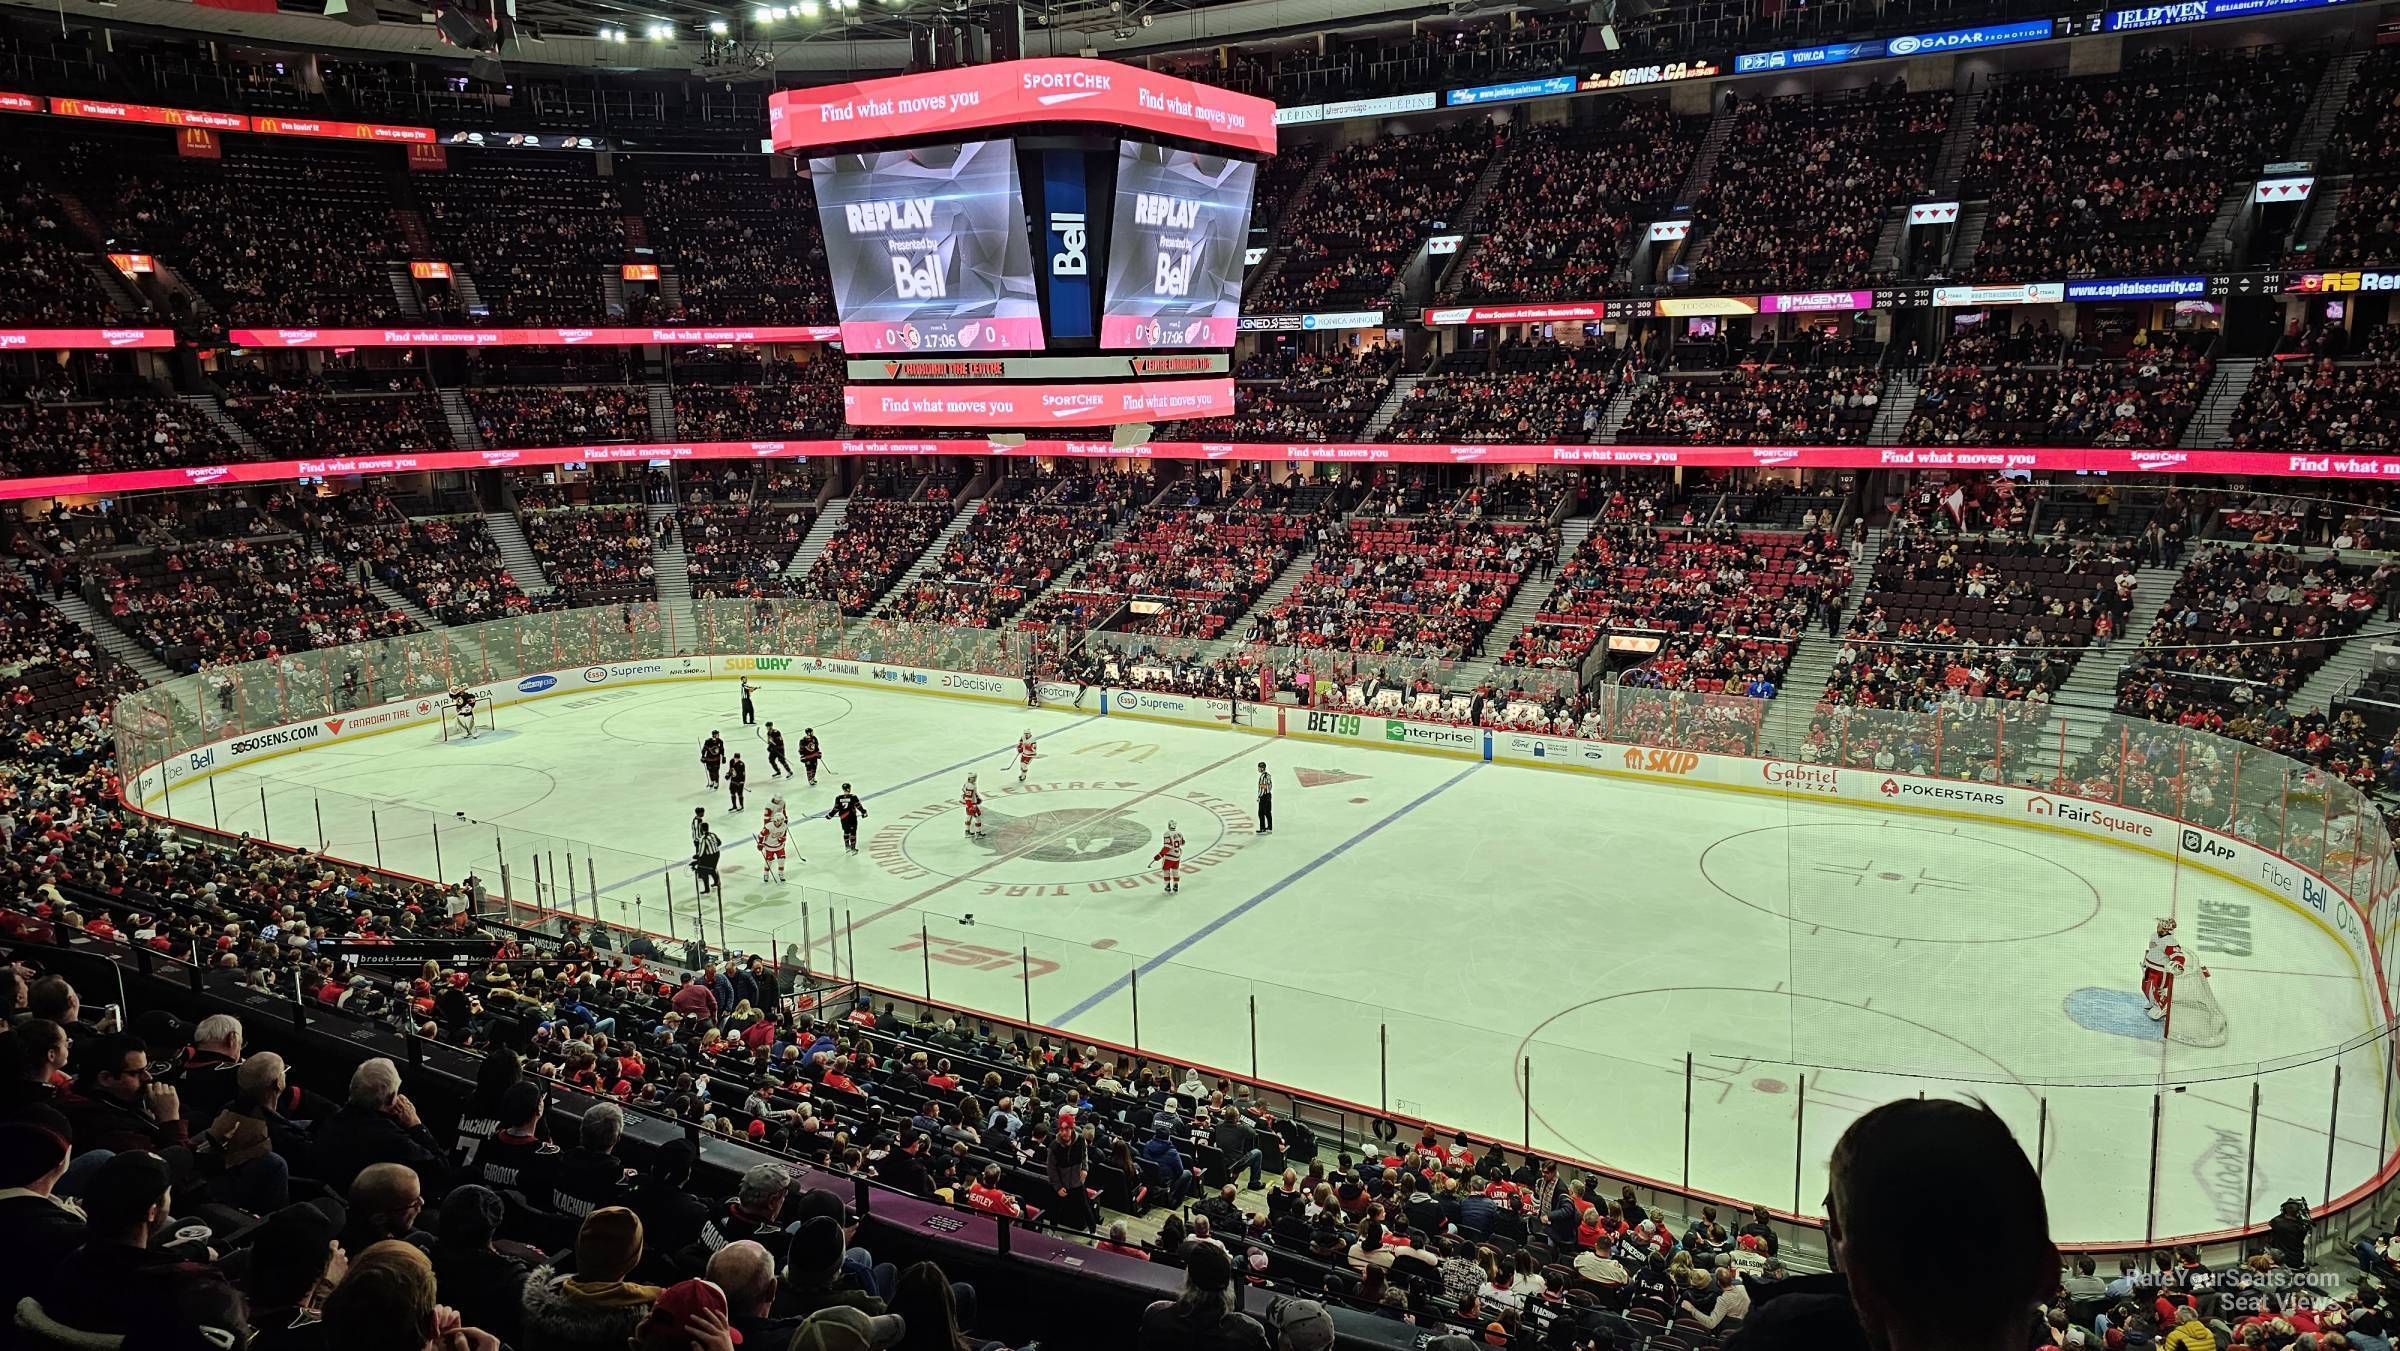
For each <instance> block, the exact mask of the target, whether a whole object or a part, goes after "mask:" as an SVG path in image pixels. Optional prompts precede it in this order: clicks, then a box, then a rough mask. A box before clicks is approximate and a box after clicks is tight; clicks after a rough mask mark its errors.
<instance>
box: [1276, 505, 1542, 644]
mask: <svg viewBox="0 0 2400 1351" xmlns="http://www.w3.org/2000/svg"><path fill="white" fill-rule="evenodd" d="M1557 551H1558V537H1557V535H1556V534H1555V533H1553V532H1551V531H1550V530H1547V529H1543V528H1536V527H1530V526H1526V525H1522V524H1519V523H1517V522H1512V521H1497V520H1486V519H1480V518H1475V519H1470V518H1463V517H1460V516H1457V515H1455V514H1453V513H1452V512H1450V511H1444V512H1441V513H1439V514H1437V515H1432V516H1423V517H1416V518H1411V519H1397V518H1376V517H1370V516H1364V515H1362V516H1358V517H1354V518H1353V519H1351V520H1349V521H1347V522H1345V523H1343V524H1340V525H1337V526H1334V527H1331V528H1330V529H1327V530H1325V531H1323V532H1321V533H1320V535H1319V541H1318V545H1317V555H1316V561H1315V563H1314V564H1313V565H1312V566H1311V567H1310V569H1309V571H1308V574H1307V575H1306V576H1304V577H1302V578H1301V579H1300V584H1299V585H1298V586H1297V587H1296V588H1294V589H1293V591H1292V593H1291V594H1290V595H1289V596H1287V597H1285V598H1284V599H1283V600H1282V601H1281V602H1280V603H1278V604H1276V605H1275V606H1274V607H1272V608H1271V609H1269V610H1267V611H1266V612H1265V613H1263V614H1261V615H1259V616H1258V617H1257V618H1256V619H1255V620H1254V621H1253V623H1252V627H1251V631H1250V633H1249V634H1247V635H1246V636H1247V637H1248V639H1249V640H1250V641H1252V642H1258V643H1270V644H1273V645H1275V646H1278V647H1321V648H1330V649H1333V650H1335V651H1344V652H1362V653H1390V654H1393V655H1396V656H1403V657H1432V658H1439V659H1444V660H1457V659H1460V658H1464V657H1470V656H1473V655H1475V654H1476V653H1477V652H1478V651H1479V650H1481V648H1482V646H1483V638H1484V635H1485V634H1486V633H1489V632H1490V631H1491V627H1492V624H1493V622H1494V621H1496V620H1498V619H1499V617H1500V612H1501V611H1502V610H1505V609H1507V608H1508V603H1509V601H1510V600H1511V599H1512V598H1513V597H1514V596H1515V595H1516V592H1517V588H1518V586H1520V585H1521V584H1523V582H1524V580H1525V578H1526V575H1527V574H1528V573H1529V572H1531V571H1532V570H1533V569H1535V568H1536V567H1542V566H1546V565H1547V563H1548V562H1549V561H1550V560H1551V559H1553V558H1554V557H1555V556H1556V554H1557Z"/></svg>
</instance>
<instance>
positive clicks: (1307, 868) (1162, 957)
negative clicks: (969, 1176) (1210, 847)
mask: <svg viewBox="0 0 2400 1351" xmlns="http://www.w3.org/2000/svg"><path fill="white" fill-rule="evenodd" d="M1481 768H1483V763H1482V762H1481V761H1478V762H1476V763H1475V764H1471V765H1469V766H1467V767H1466V768H1465V769H1462V770H1460V771H1458V773H1456V774H1453V775H1451V776H1450V777H1449V778H1448V779H1446V780H1444V781H1442V782H1441V783H1438V784H1436V785H1434V786H1433V787H1431V788H1428V789H1426V790H1425V791H1424V792H1423V793H1421V794H1419V795H1418V796H1417V799H1416V800H1415V801H1413V802H1411V803H1409V804H1408V805H1407V806H1405V807H1402V808H1400V809H1399V810H1397V811H1395V812H1393V813H1392V814H1391V815H1389V816H1386V817H1385V818H1383V819H1382V820H1380V821H1377V822H1376V823H1375V824H1373V825H1371V826H1368V827H1367V828H1366V829H1364V830H1362V831H1360V832H1358V833H1357V834H1356V835H1353V836H1351V837H1350V838H1349V839H1346V840H1344V841H1342V842H1341V843H1340V844H1337V845H1335V846H1334V847H1333V848H1331V849H1328V850H1326V851H1325V852H1324V853H1322V854H1319V855H1317V856H1316V857H1315V858H1313V859H1310V860H1309V861H1308V862H1307V863H1306V864H1305V865H1303V866H1302V867H1301V868H1300V870H1299V871H1298V872H1295V873H1293V874H1291V875H1290V876H1288V877H1286V878H1284V879H1283V880H1281V881H1279V882H1277V883H1276V884H1275V885H1273V886H1271V887H1268V888H1267V889H1266V890H1265V891H1262V892H1260V893H1258V894H1257V895H1256V896H1253V897H1251V898H1250V899H1249V900H1246V901H1244V902H1242V903H1241V904H1240V905H1237V906H1235V907H1234V908H1233V909H1231V910H1228V911H1226V912H1225V913H1224V914H1222V915H1219V916H1217V917H1216V918H1215V919H1212V920H1210V921H1209V922H1208V923H1206V924H1203V925H1201V926H1200V928H1199V929H1198V930H1197V931H1195V932H1194V933H1192V934H1191V935H1190V936H1189V937H1186V938H1183V939H1181V940H1179V941H1177V942H1176V943H1174V944H1173V945H1172V946H1170V947H1168V948H1167V950H1166V951H1164V952H1161V953H1160V954H1158V955H1157V956H1155V957H1153V958H1151V959H1150V960H1149V961H1146V962H1144V963H1142V964H1141V966H1140V967H1139V968H1138V969H1137V971H1138V974H1142V975H1148V974H1149V973H1150V972H1152V971H1155V970H1157V969H1158V968H1160V967H1162V966H1164V965H1166V964H1167V963H1168V962H1170V961H1172V960H1174V959H1175V958H1176V957H1177V956H1180V955H1181V954H1183V953H1184V952H1186V951H1189V950H1190V949H1191V947H1192V945H1193V944H1195V943H1198V942H1199V941H1200V940H1201V939H1203V938H1206V937H1208V936H1209V935H1210V934H1213V933H1215V932H1216V931H1217V930H1219V929H1222V928H1224V927H1225V926H1226V925H1228V924H1231V923H1232V922H1234V921H1235V920H1237V919H1240V918H1241V917H1242V916H1244V915H1247V914H1249V913H1250V912H1251V911H1253V910H1256V909H1257V908H1258V907H1260V906H1262V905H1264V904H1266V903H1267V902H1268V901H1270V900H1272V899H1274V898H1275V896H1276V895H1278V894H1279V893H1281V892H1282V890H1283V889H1284V888H1285V887H1288V886H1290V885H1291V884H1292V883H1294V882H1297V881H1299V880H1300V879H1301V878H1303V877H1306V876H1308V875H1309V874H1310V873H1313V872H1315V871H1316V870H1317V869H1319V868H1322V867H1324V866H1325V865H1326V864H1328V863H1331V862H1333V861H1334V860H1335V859H1337V858H1340V857H1341V856H1342V855H1344V854H1346V853H1348V852H1350V850H1351V848H1352V847H1353V846H1355V845H1357V844H1359V843H1361V842H1362V841H1364V840H1366V839H1368V838H1369V837H1370V836H1372V835H1374V834H1375V833H1376V832H1377V831H1380V830H1382V829H1383V828H1384V827H1385V826H1388V825H1390V824H1391V823H1393V822H1394V821H1397V820H1399V819H1400V818H1401V817H1403V816H1406V815H1408V814H1409V813H1410V812H1413V811H1415V810H1416V809H1417V808H1419V807H1422V806H1424V805H1425V804H1426V803H1428V802H1431V801H1433V800H1434V799H1435V798H1437V797H1440V796H1441V795H1442V794H1444V793H1447V792H1449V791H1450V790H1451V789H1453V788H1455V787H1457V786H1458V785H1459V783H1460V782H1461V781H1462V780H1464V779H1465V778H1466V777H1467V776H1468V775H1469V774H1472V773H1474V772H1475V771H1476V770H1479V769H1481ZM1132 983H1133V977H1132V976H1131V975H1125V976H1119V977H1117V978H1116V979H1115V980H1112V981H1110V982H1109V983H1108V984H1107V986H1105V987H1104V988H1102V989H1101V990H1100V992H1099V993H1097V994H1095V995H1093V996H1092V997H1091V998H1089V999H1086V1000H1084V1001H1083V1002H1082V1003H1080V1004H1077V1005H1076V1006H1075V1007H1073V1008H1071V1009H1068V1010H1067V1011H1066V1012H1065V1013H1062V1014H1060V1015H1058V1016H1057V1017H1055V1018H1051V1019H1048V1020H1047V1021H1046V1022H1045V1023H1044V1026H1046V1027H1058V1028H1063V1027H1065V1026H1066V1025H1067V1024H1069V1023H1071V1022H1073V1021H1075V1020H1076V1019H1077V1018H1080V1017H1082V1016H1083V1015H1085V1014H1087V1013H1089V1012H1091V1011H1092V1010H1093V1009H1096V1008H1098V1007H1100V1005H1101V1004H1103V1003H1105V1002H1107V1001H1108V1000H1109V999H1111V998H1114V997H1115V995H1116V993H1117V992H1118V991H1119V990H1122V989H1124V988H1125V987H1126V986H1128V985H1130V984H1132Z"/></svg>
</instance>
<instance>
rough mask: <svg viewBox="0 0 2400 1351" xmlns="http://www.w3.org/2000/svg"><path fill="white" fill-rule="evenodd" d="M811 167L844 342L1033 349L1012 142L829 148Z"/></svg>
mask: <svg viewBox="0 0 2400 1351" xmlns="http://www.w3.org/2000/svg"><path fill="white" fill-rule="evenodd" d="M809 170H810V173H811V174H812V176H813V177H814V178H815V181H816V191H817V216H818V218H819V219H820V220H822V221H823V222H824V226H825V260H826V263H827V264H828V265H829V266H830V267H831V269H832V271H833V303H834V308H835V310H836V311H838V312H839V314H840V316H841V321H842V345H843V346H844V347H845V348H847V349H848V350H850V351H851V352H853V353H868V352H969V351H972V352H1006V351H1033V350H1038V349H1040V348H1041V346H1042V311H1041V303H1040V302H1039V301H1038V300H1037V299H1036V298H1035V296H1034V290H1033V247H1032V245H1031V243H1030V242H1028V240H1027V239H1026V235H1025V208H1024V201H1023V197H1022V195H1021V194H1020V191H1019V188H1018V184H1017V152H1016V145H1015V143H1014V142H1011V141H968V142H966V143H964V144H960V145H934V146H919V147H918V148H916V149H914V150H886V151H877V152H874V153H871V154H852V155H830V156H825V157H822V158H817V159H812V160H810V161H809Z"/></svg>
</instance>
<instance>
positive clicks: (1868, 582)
mask: <svg viewBox="0 0 2400 1351" xmlns="http://www.w3.org/2000/svg"><path fill="white" fill-rule="evenodd" d="M1883 537H1884V529H1883V527H1882V526H1873V527H1870V528H1869V529H1868V531H1867V538H1866V542H1865V543H1863V544H1861V545H1860V546H1859V551H1858V557H1857V558H1856V559H1854V560H1852V562H1851V564H1850V589H1849V590H1848V591H1845V592H1843V593H1842V624H1843V627H1844V628H1847V627H1848V626H1849V623H1850V617H1851V616H1853V615H1855V614H1857V613H1858V607H1859V606H1860V605H1861V604H1863V603H1864V602H1865V600H1866V597H1867V592H1868V591H1869V590H1870V589H1871V588H1872V586H1873V585H1874V577H1875V560H1876V558H1877V557H1878V556H1879V555H1881V554H1882V552H1883ZM1841 650H1842V640H1841V637H1840V636H1839V635H1838V634H1832V633H1827V632H1826V631H1825V625H1824V624H1823V623H1822V622H1821V621H1820V622H1819V623H1817V624H1815V625H1813V626H1811V627H1810V628H1809V630H1808V632H1806V633H1804V634H1802V635H1800V641H1799V643H1798V644H1796V645H1795V646H1794V647H1793V648H1792V660H1791V663H1790V664H1789V665H1787V666H1785V667H1784V670H1783V684H1782V689H1781V692H1780V693H1779V694H1778V695H1777V696H1776V698H1775V701H1774V702H1773V703H1771V704H1769V705H1768V706H1767V717H1766V726H1765V727H1764V728H1762V729H1761V733H1762V734H1761V736H1760V739H1759V748H1760V753H1761V754H1769V753H1773V754H1782V755H1789V754H1791V753H1793V751H1794V750H1796V749H1797V748H1798V747H1799V745H1800V743H1802V742H1803V741H1806V740H1807V739H1808V724H1809V720H1810V719H1811V718H1813V717H1815V716H1816V711H1817V705H1818V704H1820V703H1822V702H1824V699H1825V682H1826V681H1827V680H1829V679H1831V678H1832V676H1833V658H1834V655H1835V654H1836V653H1838V652H1840V651H1841Z"/></svg>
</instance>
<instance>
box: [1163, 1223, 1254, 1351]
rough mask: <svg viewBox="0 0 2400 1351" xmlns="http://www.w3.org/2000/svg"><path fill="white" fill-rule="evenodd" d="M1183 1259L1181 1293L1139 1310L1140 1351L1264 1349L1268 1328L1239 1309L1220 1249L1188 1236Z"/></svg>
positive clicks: (1229, 1270)
mask: <svg viewBox="0 0 2400 1351" xmlns="http://www.w3.org/2000/svg"><path fill="white" fill-rule="evenodd" d="M1182 1257H1183V1289H1182V1291H1181V1292H1180V1293H1178V1294H1177V1295H1176V1296H1175V1298H1173V1299H1171V1300H1160V1301H1159V1302H1158V1303H1156V1304H1153V1305H1151V1306H1150V1307H1149V1308H1147V1309H1145V1310H1143V1311H1142V1334H1141V1343H1140V1345H1141V1351H1267V1330H1266V1329H1265V1328H1263V1327H1261V1326H1259V1322H1258V1320H1257V1319H1255V1318H1252V1317H1251V1316H1250V1315H1248V1314H1246V1313H1243V1312H1241V1311H1240V1307H1241V1296H1240V1287H1239V1286H1237V1285H1235V1284H1234V1281H1233V1258H1232V1257H1231V1256H1230V1255H1228V1254H1227V1253H1226V1251H1225V1249H1224V1248H1222V1247H1220V1246H1218V1245H1217V1244H1215V1243H1213V1242H1211V1241H1209V1240H1207V1239H1192V1240H1190V1241H1188V1242H1186V1243H1185V1244H1184V1245H1183V1249H1182Z"/></svg>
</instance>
